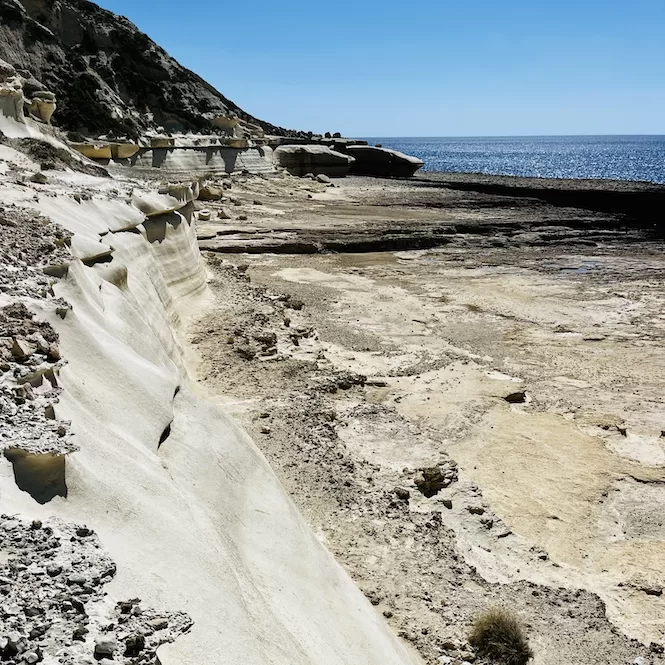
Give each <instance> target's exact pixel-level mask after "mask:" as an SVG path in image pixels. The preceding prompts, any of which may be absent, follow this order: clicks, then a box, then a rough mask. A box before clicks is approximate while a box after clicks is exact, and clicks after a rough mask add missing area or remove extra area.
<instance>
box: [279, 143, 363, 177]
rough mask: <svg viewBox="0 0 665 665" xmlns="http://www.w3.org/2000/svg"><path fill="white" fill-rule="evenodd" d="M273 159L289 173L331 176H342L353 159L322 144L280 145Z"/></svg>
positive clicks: (347, 170)
mask: <svg viewBox="0 0 665 665" xmlns="http://www.w3.org/2000/svg"><path fill="white" fill-rule="evenodd" d="M274 159H275V163H276V164H277V165H278V166H281V167H283V168H285V169H286V170H287V171H288V172H289V173H290V174H291V175H296V176H303V175H305V174H308V173H311V174H314V175H316V174H319V173H324V174H326V175H328V176H330V177H331V178H343V177H344V176H345V175H346V174H347V173H348V172H349V168H350V167H351V164H353V162H354V161H355V160H354V158H353V157H351V156H349V155H344V154H342V153H341V152H336V151H335V150H331V149H330V148H328V147H327V146H323V145H282V146H279V148H277V150H275V153H274Z"/></svg>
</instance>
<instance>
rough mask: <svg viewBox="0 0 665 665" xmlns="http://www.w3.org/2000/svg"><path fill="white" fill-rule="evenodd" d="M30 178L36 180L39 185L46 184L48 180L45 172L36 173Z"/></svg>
mask: <svg viewBox="0 0 665 665" xmlns="http://www.w3.org/2000/svg"><path fill="white" fill-rule="evenodd" d="M30 180H31V181H32V182H36V183H37V184H38V185H45V184H46V183H47V182H48V178H47V177H46V176H45V175H44V174H43V173H41V172H40V173H35V174H34V175H33V176H31V178H30Z"/></svg>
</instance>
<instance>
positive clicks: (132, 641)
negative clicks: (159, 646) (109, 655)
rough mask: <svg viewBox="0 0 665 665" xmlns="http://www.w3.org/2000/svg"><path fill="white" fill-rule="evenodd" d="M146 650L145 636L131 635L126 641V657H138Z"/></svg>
mask: <svg viewBox="0 0 665 665" xmlns="http://www.w3.org/2000/svg"><path fill="white" fill-rule="evenodd" d="M144 648H145V637H143V635H139V634H138V633H137V634H136V635H130V636H129V637H128V638H127V639H126V640H125V656H138V654H139V653H141V651H143V649H144Z"/></svg>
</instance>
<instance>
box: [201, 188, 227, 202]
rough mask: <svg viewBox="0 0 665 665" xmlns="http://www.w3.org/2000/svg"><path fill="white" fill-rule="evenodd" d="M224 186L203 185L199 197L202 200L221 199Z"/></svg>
mask: <svg viewBox="0 0 665 665" xmlns="http://www.w3.org/2000/svg"><path fill="white" fill-rule="evenodd" d="M222 192H223V190H222V188H221V187H216V186H215V185H206V186H205V187H201V191H200V192H199V199H200V200H201V201H220V200H221V199H222Z"/></svg>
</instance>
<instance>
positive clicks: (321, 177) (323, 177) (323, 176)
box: [316, 173, 332, 184]
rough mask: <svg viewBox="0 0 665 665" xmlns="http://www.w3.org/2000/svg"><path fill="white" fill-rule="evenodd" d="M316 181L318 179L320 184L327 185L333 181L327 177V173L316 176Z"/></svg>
mask: <svg viewBox="0 0 665 665" xmlns="http://www.w3.org/2000/svg"><path fill="white" fill-rule="evenodd" d="M316 179H317V180H318V181H319V182H321V183H324V184H327V183H330V182H332V180H331V179H330V176H327V175H326V174H325V173H319V174H318V175H317V176H316Z"/></svg>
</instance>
